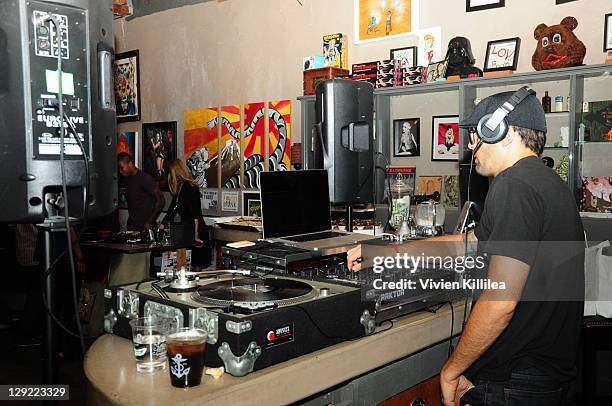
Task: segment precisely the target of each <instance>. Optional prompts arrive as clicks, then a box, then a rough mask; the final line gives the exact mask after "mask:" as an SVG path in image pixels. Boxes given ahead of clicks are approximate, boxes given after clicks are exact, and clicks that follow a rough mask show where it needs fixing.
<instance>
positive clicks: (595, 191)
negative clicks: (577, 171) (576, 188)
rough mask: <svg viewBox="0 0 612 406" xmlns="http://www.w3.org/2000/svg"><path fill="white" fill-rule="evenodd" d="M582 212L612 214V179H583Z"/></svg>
mask: <svg viewBox="0 0 612 406" xmlns="http://www.w3.org/2000/svg"><path fill="white" fill-rule="evenodd" d="M580 211H586V212H595V213H612V177H608V176H600V177H591V176H586V177H583V178H582V199H581V201H580Z"/></svg>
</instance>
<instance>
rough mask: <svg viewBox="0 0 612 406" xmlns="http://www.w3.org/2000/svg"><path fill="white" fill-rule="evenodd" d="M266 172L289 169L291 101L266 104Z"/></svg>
mask: <svg viewBox="0 0 612 406" xmlns="http://www.w3.org/2000/svg"><path fill="white" fill-rule="evenodd" d="M268 128H269V129H268V131H269V132H268V154H269V156H268V170H270V171H287V170H290V169H291V100H279V101H273V102H269V103H268Z"/></svg>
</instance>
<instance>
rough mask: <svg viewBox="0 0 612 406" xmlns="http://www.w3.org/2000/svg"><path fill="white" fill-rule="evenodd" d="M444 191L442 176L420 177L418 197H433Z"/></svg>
mask: <svg viewBox="0 0 612 406" xmlns="http://www.w3.org/2000/svg"><path fill="white" fill-rule="evenodd" d="M441 191H442V176H419V180H418V181H417V191H416V192H417V195H431V194H433V193H434V192H438V193H440V192H441Z"/></svg>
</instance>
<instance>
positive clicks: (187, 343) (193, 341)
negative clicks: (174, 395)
mask: <svg viewBox="0 0 612 406" xmlns="http://www.w3.org/2000/svg"><path fill="white" fill-rule="evenodd" d="M206 335H207V334H206V331H205V330H202V329H198V328H192V327H184V328H180V329H177V330H176V331H174V332H172V333H170V334H169V335H168V336H167V339H166V344H167V347H168V350H167V352H168V363H169V365H170V368H169V369H170V381H171V382H172V386H176V387H178V388H188V387H192V386H198V385H199V384H200V382H201V380H202V368H203V366H204V349H205V348H206Z"/></svg>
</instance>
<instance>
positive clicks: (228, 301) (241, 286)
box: [192, 278, 317, 306]
mask: <svg viewBox="0 0 612 406" xmlns="http://www.w3.org/2000/svg"><path fill="white" fill-rule="evenodd" d="M316 294H317V292H316V290H315V289H313V288H312V286H310V285H309V284H308V283H305V282H300V281H296V280H292V279H276V278H265V279H262V278H237V279H231V280H225V281H219V282H213V283H209V284H206V285H202V286H200V287H198V289H197V290H196V291H195V292H194V293H193V295H192V298H193V299H194V300H196V301H197V302H200V303H205V304H213V305H217V306H230V305H232V304H233V303H235V302H274V303H276V304H278V305H281V304H289V303H296V302H299V301H302V300H306V299H308V298H311V297H314V296H316Z"/></svg>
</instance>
